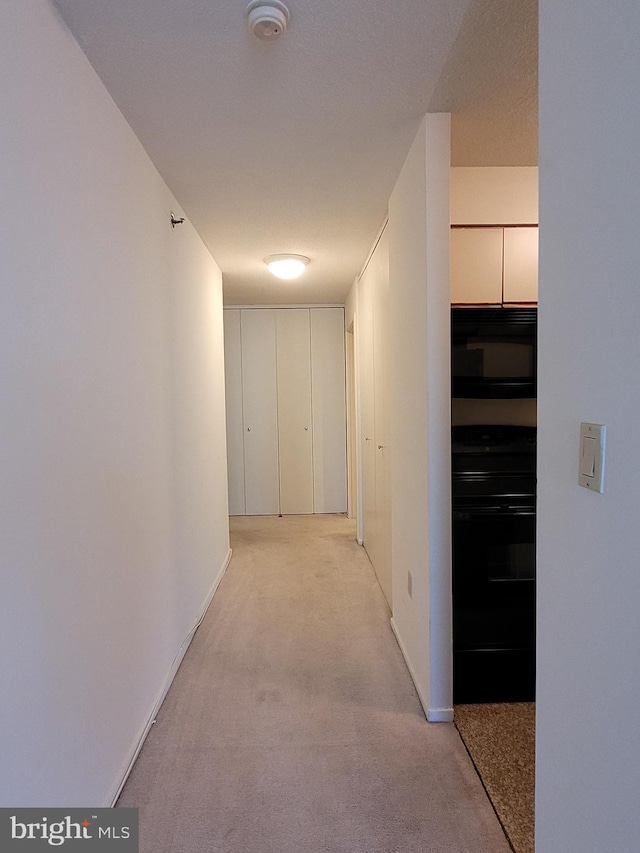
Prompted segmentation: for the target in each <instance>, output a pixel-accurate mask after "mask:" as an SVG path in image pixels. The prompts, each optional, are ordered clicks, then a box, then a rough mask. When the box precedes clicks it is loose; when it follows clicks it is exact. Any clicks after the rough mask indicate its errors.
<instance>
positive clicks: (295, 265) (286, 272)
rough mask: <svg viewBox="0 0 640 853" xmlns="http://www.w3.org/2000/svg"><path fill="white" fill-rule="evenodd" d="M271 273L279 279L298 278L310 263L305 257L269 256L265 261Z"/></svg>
mask: <svg viewBox="0 0 640 853" xmlns="http://www.w3.org/2000/svg"><path fill="white" fill-rule="evenodd" d="M264 262H265V264H266V265H267V267H268V268H269V272H270V273H272V274H273V275H275V276H276V277H277V278H298V276H300V275H302V273H303V272H304V270H305V267H306V266H307V264H308V263H309V258H305V256H304V255H268V256H267V257H266V258H265V259H264Z"/></svg>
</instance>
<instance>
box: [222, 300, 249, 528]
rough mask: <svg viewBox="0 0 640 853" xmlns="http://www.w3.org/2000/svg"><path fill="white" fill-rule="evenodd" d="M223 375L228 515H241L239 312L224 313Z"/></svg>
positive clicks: (242, 473) (240, 348)
mask: <svg viewBox="0 0 640 853" xmlns="http://www.w3.org/2000/svg"><path fill="white" fill-rule="evenodd" d="M224 373H225V387H226V409H227V476H228V479H229V515H244V514H245V504H244V433H243V427H242V337H241V334H240V311H238V310H237V309H233V310H225V312H224Z"/></svg>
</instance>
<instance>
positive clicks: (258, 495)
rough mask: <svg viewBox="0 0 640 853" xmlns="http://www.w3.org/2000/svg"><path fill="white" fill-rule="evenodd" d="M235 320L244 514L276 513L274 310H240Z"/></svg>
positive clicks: (277, 495) (276, 419) (276, 396)
mask: <svg viewBox="0 0 640 853" xmlns="http://www.w3.org/2000/svg"><path fill="white" fill-rule="evenodd" d="M240 320H241V333H242V403H243V428H244V432H243V435H244V474H245V476H244V482H245V506H246V514H247V515H277V514H278V513H279V512H280V488H279V478H278V409H277V399H278V395H277V378H276V317H275V311H274V309H251V310H242V311H241V315H240Z"/></svg>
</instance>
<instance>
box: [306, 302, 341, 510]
mask: <svg viewBox="0 0 640 853" xmlns="http://www.w3.org/2000/svg"><path fill="white" fill-rule="evenodd" d="M311 370H312V383H311V386H312V389H313V398H312V405H313V475H314V483H313V491H314V507H315V512H346V511H347V415H346V403H345V352H344V309H342V308H312V309H311Z"/></svg>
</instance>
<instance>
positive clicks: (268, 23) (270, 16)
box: [245, 0, 289, 41]
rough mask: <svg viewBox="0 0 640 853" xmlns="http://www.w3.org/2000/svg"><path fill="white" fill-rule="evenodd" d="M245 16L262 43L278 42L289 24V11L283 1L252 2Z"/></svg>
mask: <svg viewBox="0 0 640 853" xmlns="http://www.w3.org/2000/svg"><path fill="white" fill-rule="evenodd" d="M245 15H246V16H247V22H248V24H249V29H250V30H251V32H252V33H253V34H254V36H255V37H256V38H257V39H260V41H276V39H279V38H280V36H281V35H283V33H285V32H286V30H287V24H288V23H289V9H288V8H287V7H286V6H285V4H284V3H283V2H282V0H251V2H250V3H249V5H248V6H247V8H246V9H245Z"/></svg>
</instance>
